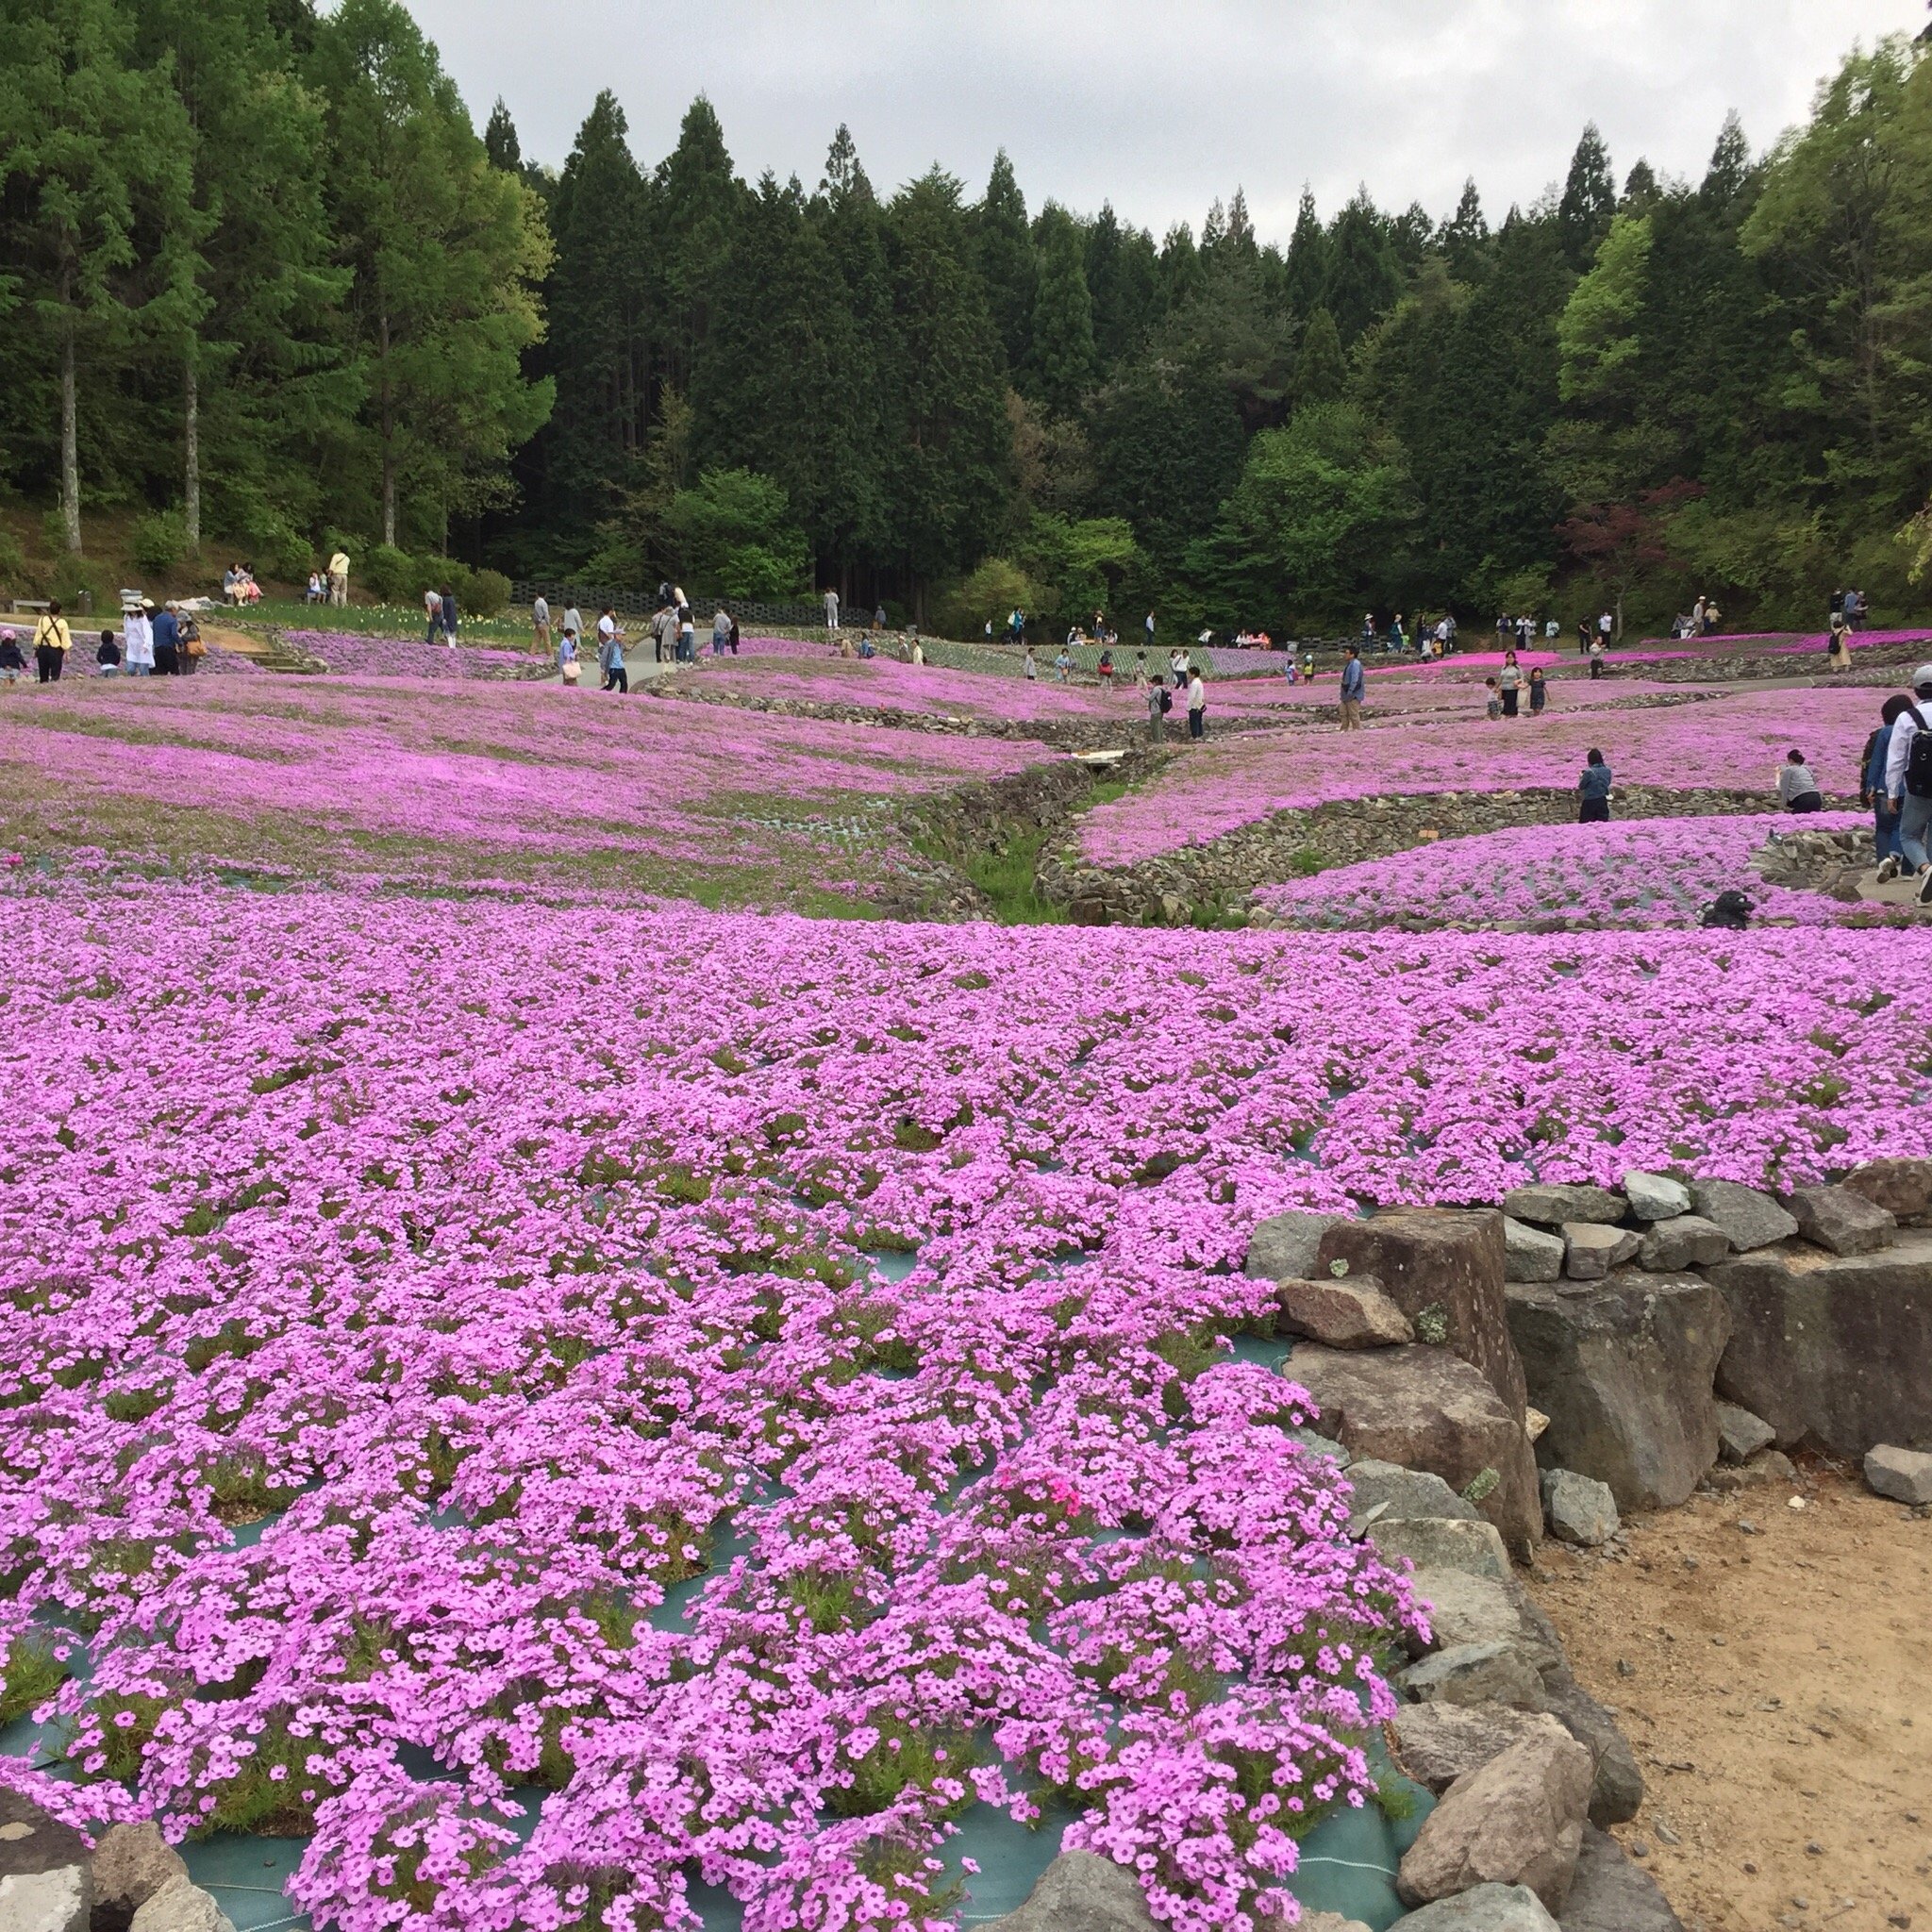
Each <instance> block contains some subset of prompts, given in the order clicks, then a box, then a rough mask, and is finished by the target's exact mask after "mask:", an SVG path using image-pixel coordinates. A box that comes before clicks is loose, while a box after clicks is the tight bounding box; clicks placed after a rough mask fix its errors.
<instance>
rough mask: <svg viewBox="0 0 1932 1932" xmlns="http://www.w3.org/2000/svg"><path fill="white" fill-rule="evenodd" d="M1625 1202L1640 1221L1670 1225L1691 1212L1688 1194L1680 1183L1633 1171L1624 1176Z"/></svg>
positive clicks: (1635, 1169)
mask: <svg viewBox="0 0 1932 1932" xmlns="http://www.w3.org/2000/svg"><path fill="white" fill-rule="evenodd" d="M1624 1199H1625V1200H1626V1201H1628V1202H1629V1204H1630V1211H1631V1213H1632V1214H1634V1215H1635V1216H1636V1217H1637V1219H1638V1220H1639V1221H1669V1220H1670V1219H1671V1218H1672V1217H1673V1216H1674V1215H1677V1214H1688V1213H1690V1211H1691V1190H1690V1189H1689V1188H1687V1187H1686V1186H1685V1185H1684V1183H1683V1182H1682V1181H1674V1180H1673V1179H1672V1178H1671V1177H1670V1175H1669V1174H1644V1173H1642V1172H1641V1170H1639V1169H1637V1168H1634V1167H1633V1168H1632V1169H1631V1170H1630V1172H1629V1173H1628V1174H1625V1175H1624Z"/></svg>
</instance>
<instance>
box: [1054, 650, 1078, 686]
mask: <svg viewBox="0 0 1932 1932" xmlns="http://www.w3.org/2000/svg"><path fill="white" fill-rule="evenodd" d="M1073 670H1074V660H1073V658H1071V657H1070V656H1069V655H1068V652H1067V647H1066V645H1064V644H1062V645H1061V646H1060V647H1059V651H1058V655H1057V656H1056V657H1055V658H1054V660H1053V675H1055V676H1056V677H1057V678H1058V680H1059V681H1060V683H1062V684H1065V683H1066V682H1067V680H1068V678H1069V677H1070V676H1071V675H1073Z"/></svg>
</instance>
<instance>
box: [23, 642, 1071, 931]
mask: <svg viewBox="0 0 1932 1932" xmlns="http://www.w3.org/2000/svg"><path fill="white" fill-rule="evenodd" d="M444 655H449V654H447V653H445V654H444ZM0 717H4V720H5V727H4V729H0V851H9V852H13V853H16V854H25V855H27V856H29V857H32V858H36V859H39V858H42V857H46V856H49V855H54V856H58V855H59V854H63V853H66V852H70V851H73V850H75V849H76V848H100V849H105V850H107V851H109V852H114V853H119V854H132V855H153V856H158V857H159V858H165V859H167V860H168V861H170V862H171V863H180V862H185V861H187V860H190V859H202V860H215V861H218V862H220V863H222V864H225V865H234V866H241V867H249V868H254V869H275V870H279V871H282V872H291V873H294V874H327V875H329V876H331V877H343V876H349V875H364V874H375V875H379V876H382V877H386V878H391V879H408V880H428V881H437V880H442V881H455V882H465V883H475V882H478V881H483V880H491V881H499V882H505V883H510V884H515V883H519V882H521V883H523V884H525V885H536V886H542V887H545V888H547V889H550V890H553V891H571V892H577V891H584V890H587V889H591V890H595V891H625V892H629V893H631V894H632V895H636V894H638V893H647V892H648V893H678V894H684V895H694V896H699V897H704V898H707V899H712V900H716V899H721V898H723V899H730V900H734V901H744V900H754V901H756V900H761V899H762V900H775V901H779V902H783V903H792V904H800V903H810V901H811V899H812V896H813V895H814V894H816V895H818V896H819V898H821V899H824V897H825V896H826V895H827V894H828V893H830V892H832V891H834V889H836V890H837V891H840V892H842V893H844V894H846V895H847V896H848V897H849V895H850V892H851V891H853V890H854V889H855V888H857V889H859V890H863V889H864V888H865V887H866V886H867V885H868V884H869V883H872V882H876V881H878V880H880V879H882V878H886V877H888V876H890V875H891V874H894V873H895V872H903V870H904V868H905V866H906V864H907V863H908V856H907V855H906V853H905V852H904V850H903V848H902V847H900V846H899V845H898V844H897V843H896V842H895V841H894V839H893V838H892V836H891V806H892V803H893V801H894V800H896V799H899V798H904V797H910V796H914V795H918V794H920V793H923V792H926V791H933V790H936V789H943V788H946V787H950V786H953V785H957V784H959V783H961V782H963V781H965V780H968V779H972V778H979V777H996V776H999V775H1002V774H1006V773H1008V772H1012V771H1016V770H1018V769H1020V768H1021V767H1023V766H1024V764H1026V763H1028V762H1031V761H1034V760H1036V759H1038V758H1041V757H1043V756H1045V755H1046V754H1044V753H1043V751H1042V749H1041V747H1040V746H1038V745H1028V744H1022V743H1008V742H1003V741H977V740H962V739H945V738H934V737H928V736H925V735H922V734H915V733H910V732H892V731H885V730H877V729H872V728H869V727H865V726H860V725H848V724H825V723H818V722H808V721H801V720H795V719H788V718H782V717H771V716H761V715H757V714H753V713H750V712H741V711H734V710H727V709H724V708H717V707H712V706H698V705H675V706H674V705H665V704H659V703H656V702H654V701H653V700H651V699H649V698H648V697H643V696H633V697H631V698H627V699H625V698H617V697H607V696H605V695H604V694H602V693H599V692H595V691H570V690H566V689H565V688H564V687H563V686H561V685H557V686H528V685H519V684H510V683H495V682H482V683H475V684H465V685H464V686H463V687H462V688H461V689H460V691H458V690H450V689H440V688H438V687H437V686H435V685H433V684H429V683H426V682H423V681H415V680H380V681H377V680H360V681H358V680H354V679H348V678H343V679H336V678H325V677H312V678H292V677H258V678H250V679H246V680H239V679H238V680H233V681H229V680H221V681H208V682H207V683H203V682H200V681H193V680H178V681H177V680H173V679H170V680H165V681H161V682H155V683H150V684H147V685H142V686H131V685H126V684H119V683H114V682H85V683H80V684H76V685H74V686H69V685H67V684H65V683H63V684H61V685H59V686H58V687H48V688H45V689H32V690H29V689H25V688H23V689H20V690H17V691H12V692H9V693H8V695H7V698H6V700H5V702H4V705H0Z"/></svg>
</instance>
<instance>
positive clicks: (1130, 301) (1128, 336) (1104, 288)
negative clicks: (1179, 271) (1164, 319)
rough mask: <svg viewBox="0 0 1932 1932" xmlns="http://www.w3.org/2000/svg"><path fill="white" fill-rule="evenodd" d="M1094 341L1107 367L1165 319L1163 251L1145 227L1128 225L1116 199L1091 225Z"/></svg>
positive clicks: (1089, 274)
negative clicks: (1117, 213)
mask: <svg viewBox="0 0 1932 1932" xmlns="http://www.w3.org/2000/svg"><path fill="white" fill-rule="evenodd" d="M1087 288H1088V292H1089V293H1090V294H1091V296H1092V298H1093V347H1094V353H1095V355H1096V356H1097V357H1098V358H1099V361H1100V365H1101V368H1102V370H1103V372H1110V371H1111V370H1112V369H1113V368H1114V366H1115V364H1117V363H1118V362H1119V361H1120V359H1121V358H1122V357H1124V356H1125V355H1126V354H1128V353H1129V351H1131V350H1133V349H1135V348H1136V347H1138V346H1139V345H1140V344H1141V342H1142V341H1145V340H1146V336H1147V332H1148V330H1149V329H1151V328H1152V327H1153V326H1154V325H1155V324H1156V323H1157V322H1158V321H1159V319H1160V313H1161V307H1160V256H1159V252H1158V250H1157V249H1156V247H1155V245H1154V238H1153V236H1152V235H1150V234H1149V233H1148V232H1147V231H1146V229H1145V228H1123V227H1122V226H1121V225H1120V222H1119V221H1118V219H1117V218H1116V217H1115V215H1114V211H1113V208H1112V205H1111V204H1108V205H1107V206H1105V207H1103V208H1101V210H1100V213H1099V215H1098V217H1097V218H1096V219H1095V221H1094V222H1093V224H1092V225H1091V227H1090V228H1089V229H1088V230H1087Z"/></svg>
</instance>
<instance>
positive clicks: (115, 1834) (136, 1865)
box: [92, 1824, 188, 1932]
mask: <svg viewBox="0 0 1932 1932" xmlns="http://www.w3.org/2000/svg"><path fill="white" fill-rule="evenodd" d="M92 1866H93V1885H94V1912H93V1932H125V1928H126V1926H127V1924H128V1923H129V1921H130V1920H132V1919H133V1917H134V1915H135V1913H136V1912H137V1911H139V1910H140V1909H141V1907H142V1906H144V1905H145V1904H146V1903H147V1902H148V1900H149V1899H151V1898H152V1897H153V1896H154V1895H155V1893H156V1892H158V1890H160V1889H161V1887H162V1886H164V1885H166V1884H167V1883H168V1881H169V1880H170V1879H173V1878H186V1877H187V1876H188V1867H187V1866H186V1865H185V1864H183V1863H182V1861H181V1855H180V1853H179V1852H177V1851H176V1850H175V1848H174V1846H173V1845H171V1844H170V1843H169V1842H168V1841H167V1840H166V1839H164V1838H163V1837H162V1836H161V1834H160V1833H159V1832H158V1830H157V1829H156V1828H155V1826H153V1825H152V1824H114V1825H110V1826H108V1829H107V1830H106V1831H105V1832H103V1833H102V1834H101V1837H100V1839H99V1840H97V1841H96V1843H95V1845H94V1852H93V1860H92Z"/></svg>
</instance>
